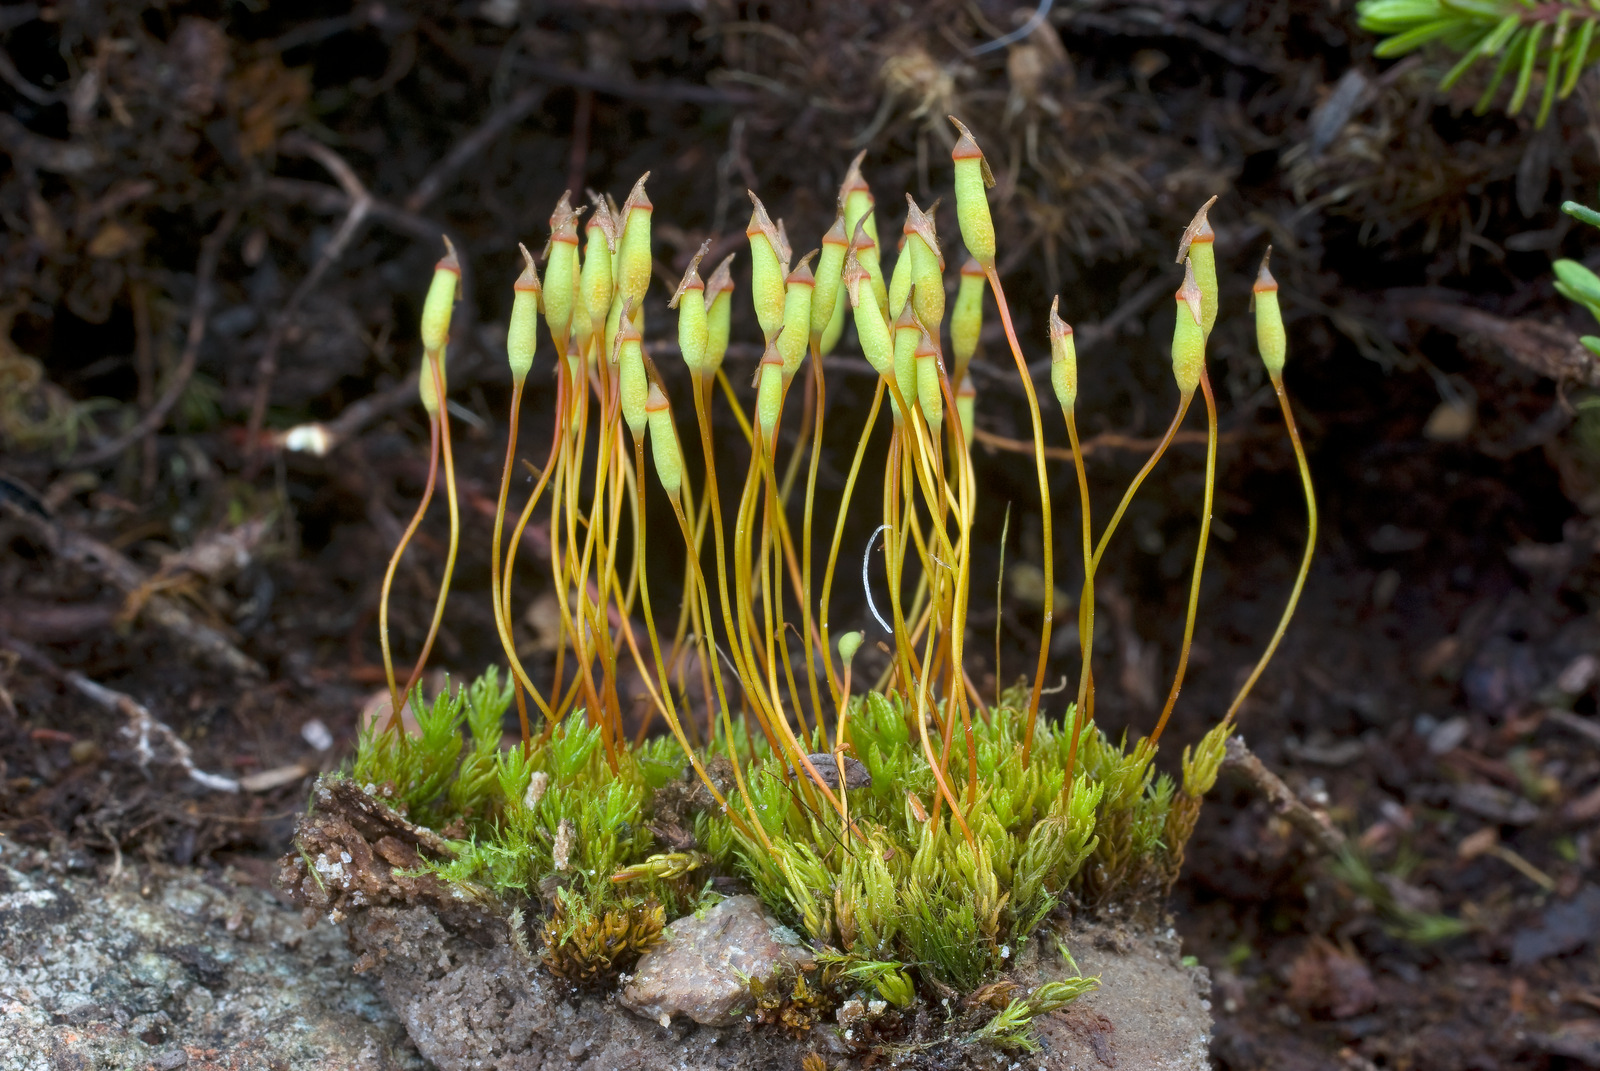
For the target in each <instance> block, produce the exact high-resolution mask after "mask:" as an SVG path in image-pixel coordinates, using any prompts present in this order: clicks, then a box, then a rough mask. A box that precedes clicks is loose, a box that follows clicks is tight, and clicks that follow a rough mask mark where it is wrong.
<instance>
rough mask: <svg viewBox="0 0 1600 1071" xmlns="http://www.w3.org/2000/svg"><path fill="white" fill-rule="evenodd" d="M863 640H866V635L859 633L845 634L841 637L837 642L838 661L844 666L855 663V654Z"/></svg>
mask: <svg viewBox="0 0 1600 1071" xmlns="http://www.w3.org/2000/svg"><path fill="white" fill-rule="evenodd" d="M864 639H866V635H865V634H864V633H861V632H846V633H845V634H844V635H843V636H840V637H839V640H838V647H839V661H841V662H843V663H844V664H845V665H846V666H849V665H850V663H851V662H853V661H855V657H856V652H857V651H859V650H861V641H862V640H864Z"/></svg>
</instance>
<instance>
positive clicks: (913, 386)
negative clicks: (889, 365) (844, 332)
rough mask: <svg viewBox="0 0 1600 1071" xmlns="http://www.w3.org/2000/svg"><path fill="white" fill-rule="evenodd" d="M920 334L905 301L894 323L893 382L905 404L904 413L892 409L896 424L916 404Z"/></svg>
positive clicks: (896, 407) (914, 315) (895, 408)
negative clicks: (918, 337)
mask: <svg viewBox="0 0 1600 1071" xmlns="http://www.w3.org/2000/svg"><path fill="white" fill-rule="evenodd" d="M921 333H922V325H921V324H919V323H917V314H916V313H914V312H912V311H911V302H909V301H907V302H906V303H905V305H904V306H903V307H902V308H901V309H900V316H899V317H898V318H897V319H896V320H895V322H894V382H895V385H896V386H898V387H899V388H900V397H902V398H904V399H905V402H906V412H905V413H902V412H901V411H900V407H899V406H898V405H896V406H894V407H893V408H894V421H895V423H896V424H899V423H900V421H901V420H903V419H904V418H905V417H907V416H909V415H910V410H911V408H912V407H913V406H915V405H916V404H917V336H918V335H919V334H921Z"/></svg>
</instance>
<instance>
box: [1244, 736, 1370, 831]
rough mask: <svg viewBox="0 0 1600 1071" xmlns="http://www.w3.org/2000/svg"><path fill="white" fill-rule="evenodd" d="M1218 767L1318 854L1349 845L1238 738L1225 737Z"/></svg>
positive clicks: (1322, 812) (1326, 820) (1319, 814)
mask: <svg viewBox="0 0 1600 1071" xmlns="http://www.w3.org/2000/svg"><path fill="white" fill-rule="evenodd" d="M1222 769H1223V772H1225V773H1231V774H1234V775H1236V776H1238V777H1240V778H1243V779H1244V781H1245V782H1246V783H1248V784H1249V785H1250V787H1251V788H1253V789H1255V790H1256V791H1257V792H1259V793H1260V794H1261V795H1262V797H1263V798H1265V799H1266V801H1267V802H1268V803H1270V804H1272V809H1273V810H1275V811H1277V812H1278V814H1280V815H1282V816H1283V819H1284V821H1286V822H1288V823H1289V824H1290V825H1291V826H1293V827H1294V828H1295V829H1297V830H1299V831H1300V833H1301V834H1302V835H1304V836H1305V838H1306V839H1307V840H1309V841H1310V842H1311V844H1312V846H1313V847H1314V848H1316V850H1317V851H1318V852H1319V853H1321V854H1323V855H1329V856H1333V857H1335V858H1337V857H1338V856H1340V855H1341V854H1343V853H1344V851H1345V850H1346V849H1347V848H1348V847H1349V839H1348V838H1347V837H1346V836H1345V835H1344V834H1343V833H1341V832H1340V831H1339V829H1338V828H1337V827H1336V826H1335V825H1334V824H1333V821H1332V820H1331V819H1329V817H1328V815H1327V812H1325V811H1323V810H1321V809H1319V808H1313V807H1310V806H1307V805H1306V803H1305V802H1304V801H1302V800H1301V799H1300V797H1299V796H1297V795H1295V793H1294V790H1293V789H1292V788H1290V787H1289V786H1288V785H1286V784H1284V783H1283V778H1281V777H1279V776H1278V775H1277V774H1275V773H1273V772H1272V771H1271V770H1269V769H1267V765H1266V763H1264V762H1262V761H1261V760H1260V759H1258V758H1257V757H1256V755H1255V753H1254V752H1252V751H1251V750H1250V748H1249V745H1247V744H1246V743H1245V742H1244V739H1243V738H1242V737H1239V736H1230V737H1229V738H1228V750H1227V753H1226V755H1225V756H1224V758H1223V760H1222Z"/></svg>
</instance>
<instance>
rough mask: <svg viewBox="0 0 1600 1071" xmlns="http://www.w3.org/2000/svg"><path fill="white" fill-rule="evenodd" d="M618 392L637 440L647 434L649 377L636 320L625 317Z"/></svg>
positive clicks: (619, 344) (619, 339)
mask: <svg viewBox="0 0 1600 1071" xmlns="http://www.w3.org/2000/svg"><path fill="white" fill-rule="evenodd" d="M615 360H616V364H617V392H618V395H619V401H620V403H621V407H622V419H623V420H624V421H625V422H626V423H627V425H628V430H629V431H631V432H633V437H634V438H635V439H643V438H644V434H645V431H646V417H645V408H644V407H645V402H647V401H648V400H649V398H650V377H649V375H648V374H646V372H645V368H644V346H643V345H642V344H641V342H640V339H639V329H638V328H636V327H634V326H633V318H632V317H630V316H623V317H622V318H621V322H620V326H619V327H618V329H617V355H616V358H615Z"/></svg>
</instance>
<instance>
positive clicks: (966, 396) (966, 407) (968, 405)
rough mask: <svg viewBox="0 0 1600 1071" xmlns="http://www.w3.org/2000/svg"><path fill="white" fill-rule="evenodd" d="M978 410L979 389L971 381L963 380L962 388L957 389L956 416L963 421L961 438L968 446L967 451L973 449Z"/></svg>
mask: <svg viewBox="0 0 1600 1071" xmlns="http://www.w3.org/2000/svg"><path fill="white" fill-rule="evenodd" d="M977 409H978V388H977V387H975V386H974V385H973V383H972V380H970V379H963V380H962V381H961V386H959V387H957V388H956V416H957V417H959V418H960V420H961V437H962V440H963V441H964V442H965V443H966V444H967V449H968V450H971V449H972V428H973V420H974V418H975V417H976V415H977Z"/></svg>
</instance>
